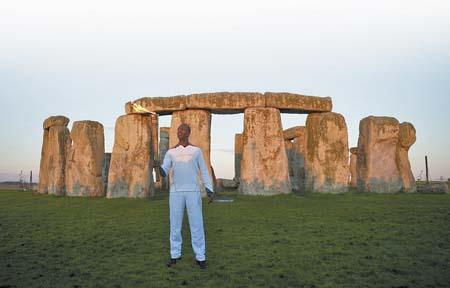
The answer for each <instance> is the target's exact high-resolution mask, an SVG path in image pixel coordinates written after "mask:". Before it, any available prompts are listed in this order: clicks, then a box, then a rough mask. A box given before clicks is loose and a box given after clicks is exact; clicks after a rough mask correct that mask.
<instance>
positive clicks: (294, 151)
mask: <svg viewBox="0 0 450 288" xmlns="http://www.w3.org/2000/svg"><path fill="white" fill-rule="evenodd" d="M283 135H284V139H285V141H286V142H285V144H286V153H287V155H288V161H289V175H290V178H291V185H292V191H294V192H297V193H302V194H303V193H305V192H306V191H305V190H306V187H305V180H306V179H305V155H306V127H304V126H295V127H292V128H289V129H286V130H284V131H283Z"/></svg>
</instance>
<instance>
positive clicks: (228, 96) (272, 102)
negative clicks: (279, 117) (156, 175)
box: [125, 92, 333, 115]
mask: <svg viewBox="0 0 450 288" xmlns="http://www.w3.org/2000/svg"><path fill="white" fill-rule="evenodd" d="M133 103H137V104H139V105H141V106H143V107H144V108H146V109H148V110H149V111H153V112H156V113H158V114H159V115H167V114H171V113H173V112H174V111H182V110H186V109H203V110H208V111H210V112H211V113H216V114H232V113H242V112H244V110H245V109H247V108H257V107H267V108H278V109H281V110H282V111H283V112H287V113H311V112H328V111H331V109H332V106H333V105H332V102H331V98H330V97H316V96H305V95H299V94H293V93H273V92H266V93H265V94H261V93H256V92H218V93H199V94H192V95H188V96H184V95H183V96H173V97H144V98H140V99H137V100H136V101H133ZM125 112H126V113H127V114H131V113H135V112H136V111H134V109H133V107H132V102H128V103H126V104H125Z"/></svg>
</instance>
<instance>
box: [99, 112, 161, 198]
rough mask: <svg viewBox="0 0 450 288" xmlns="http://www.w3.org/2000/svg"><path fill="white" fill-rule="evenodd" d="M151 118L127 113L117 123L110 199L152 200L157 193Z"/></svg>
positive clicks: (110, 177) (111, 165)
mask: <svg viewBox="0 0 450 288" xmlns="http://www.w3.org/2000/svg"><path fill="white" fill-rule="evenodd" d="M151 121H152V120H151V116H150V115H149V114H127V115H122V116H120V117H119V118H118V119H117V121H116V127H115V135H114V147H113V152H112V155H111V164H110V167H109V175H108V192H107V194H106V197H107V198H118V197H130V198H148V197H149V196H150V195H152V194H154V191H153V190H154V189H153V175H152V166H153V161H152V158H151V149H152V148H151V135H152V133H151V127H152V123H151Z"/></svg>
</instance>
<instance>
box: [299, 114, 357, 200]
mask: <svg viewBox="0 0 450 288" xmlns="http://www.w3.org/2000/svg"><path fill="white" fill-rule="evenodd" d="M306 134H307V140H306V161H305V167H306V189H307V190H308V191H311V192H323V193H342V192H347V191H348V173H349V164H348V134H347V124H346V123H345V119H344V117H343V116H342V115H341V114H337V113H333V112H326V113H313V114H309V115H308V118H307V119H306Z"/></svg>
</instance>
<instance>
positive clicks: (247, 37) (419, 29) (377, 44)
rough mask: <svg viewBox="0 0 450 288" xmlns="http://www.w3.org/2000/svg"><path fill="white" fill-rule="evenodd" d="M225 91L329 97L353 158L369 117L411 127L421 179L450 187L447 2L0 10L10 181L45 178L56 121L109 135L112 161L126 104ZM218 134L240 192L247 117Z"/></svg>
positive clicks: (225, 121) (220, 166) (19, 4)
mask: <svg viewBox="0 0 450 288" xmlns="http://www.w3.org/2000/svg"><path fill="white" fill-rule="evenodd" d="M214 91H256V92H265V91H280V92H281V91H285V92H293V93H299V94H306V95H316V96H331V97H332V99H333V104H334V109H333V110H334V111H335V112H338V113H342V114H343V115H344V117H345V118H346V121H347V126H348V129H349V144H350V146H351V147H352V146H356V143H357V139H358V126H359V121H360V120H361V119H362V118H364V117H366V116H369V115H376V116H392V117H396V118H397V119H398V120H399V121H400V122H403V121H408V122H411V123H413V124H414V126H415V127H416V130H417V142H416V144H415V145H414V146H413V147H412V148H411V150H410V159H411V164H412V168H413V173H414V174H415V176H416V177H417V176H419V175H420V172H421V170H424V160H423V158H424V156H425V155H428V157H429V162H430V174H431V177H432V178H433V179H438V178H440V177H441V176H442V177H444V178H450V149H449V147H450V133H449V131H450V129H449V128H450V121H449V120H450V116H449V115H448V108H449V107H450V105H449V104H450V1H437V0H428V1H395V0H390V1H384V0H382V1H361V0H359V1H356V0H355V1H320V0H319V1H261V0H259V1H253V0H252V1H242V0H241V1H234V0H233V1H230V0H228V1H220V2H219V1H195V0H191V1H126V2H125V1H93V0H90V1H61V0H60V1H48V0H41V1H20V0H19V1H18V0H15V1H2V2H1V3H0V97H1V98H0V107H1V109H2V111H1V113H0V123H1V134H0V135H1V136H0V137H1V141H0V181H5V180H17V179H18V174H19V173H20V170H24V171H26V173H29V170H33V172H34V173H35V175H37V174H38V170H39V160H40V151H41V145H42V133H43V131H42V122H43V121H44V119H45V118H47V117H49V116H51V115H66V116H67V117H69V118H70V119H71V123H72V122H73V121H77V120H96V121H99V122H101V123H102V124H103V125H104V126H105V140H106V143H105V144H106V150H107V152H110V151H111V150H112V146H113V139H114V135H113V132H114V130H113V128H114V123H115V120H116V118H117V117H119V116H120V115H122V114H124V104H125V102H127V101H130V100H134V99H137V98H141V97H145V96H171V95H178V94H191V93H196V92H214ZM282 118H283V128H289V127H291V126H296V125H304V123H305V115H282ZM160 119H161V121H160V122H161V124H162V125H166V126H167V125H169V124H170V117H168V116H166V117H161V118H160ZM212 121H213V123H212V132H211V133H212V135H211V136H212V155H211V156H212V164H213V166H214V168H215V171H216V174H217V176H218V177H225V178H232V177H233V176H234V164H233V161H234V156H233V155H234V154H233V149H234V134H235V133H239V132H241V131H242V129H243V127H242V126H243V115H242V114H239V115H226V116H223V115H214V116H213V120H212ZM69 127H71V124H69ZM35 180H37V179H36V178H35Z"/></svg>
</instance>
